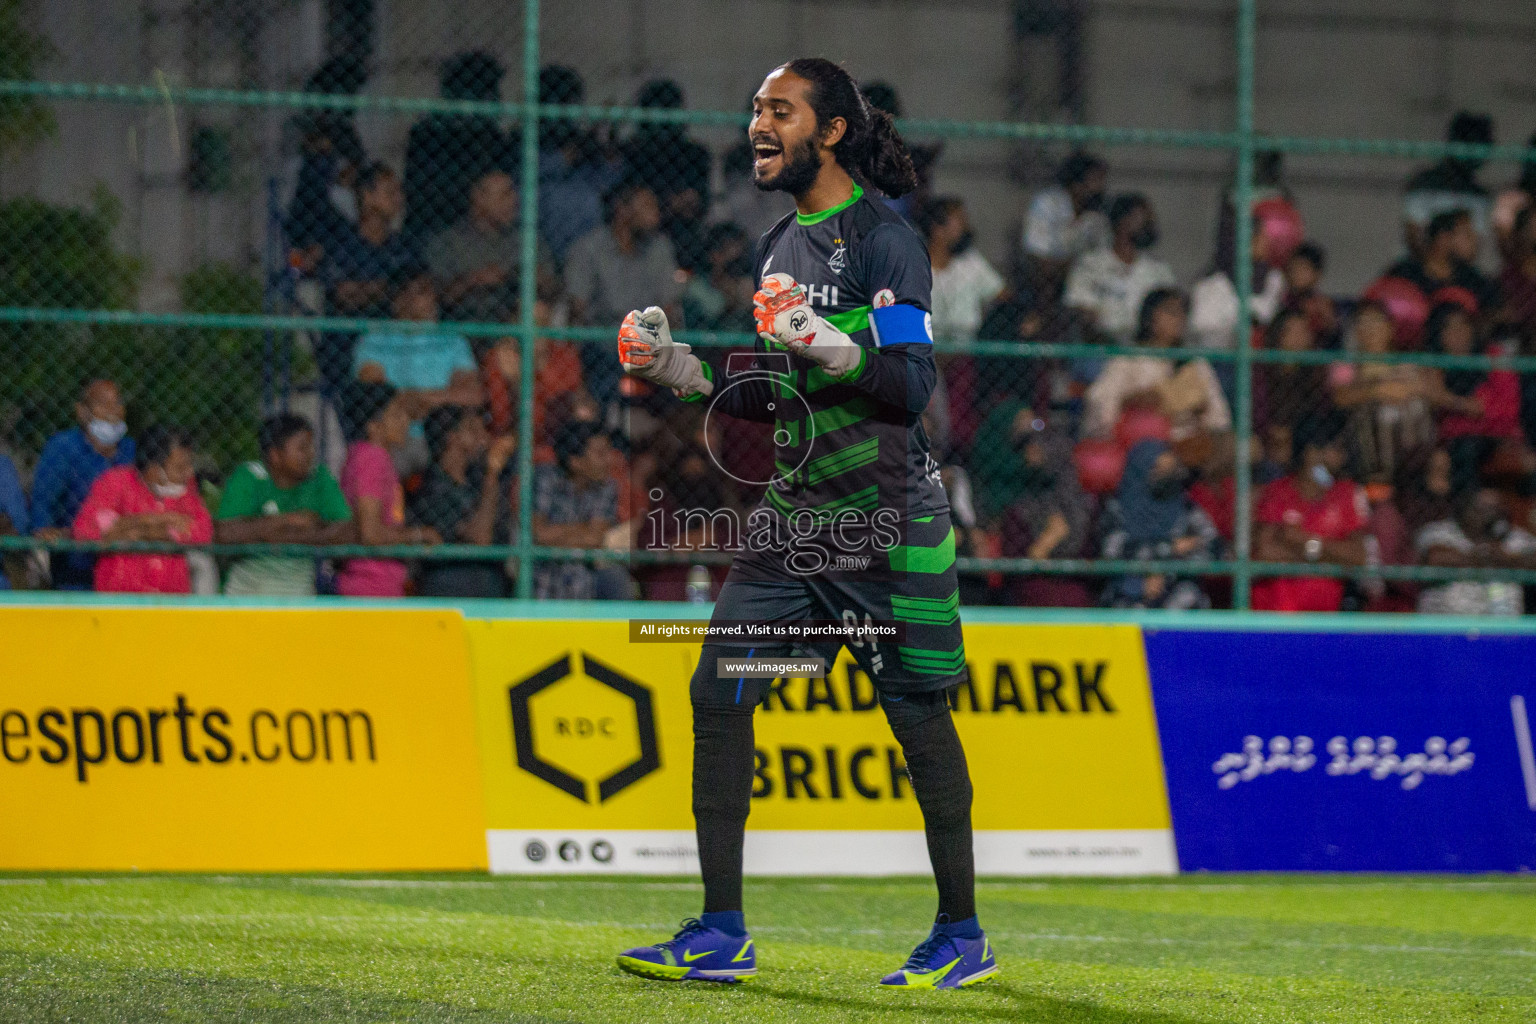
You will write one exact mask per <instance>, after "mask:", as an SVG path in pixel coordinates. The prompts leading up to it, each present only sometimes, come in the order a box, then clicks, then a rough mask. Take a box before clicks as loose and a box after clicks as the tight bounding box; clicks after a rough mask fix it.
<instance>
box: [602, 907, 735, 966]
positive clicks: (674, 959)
mask: <svg viewBox="0 0 1536 1024" xmlns="http://www.w3.org/2000/svg"><path fill="white" fill-rule="evenodd" d="M619 966H620V967H621V968H623V969H624V970H626V971H628V972H629V973H630V974H638V975H639V976H640V977H642V978H651V979H653V980H655V981H731V982H734V981H746V980H747V979H748V978H750V977H752V976H753V975H754V974H756V973H757V950H756V949H755V948H754V946H753V944H752V936H751V935H727V934H726V933H725V932H723V931H721V930H720V929H718V928H710V927H709V926H707V925H705V924H703V923H702V922H700V921H699V920H698V919H696V918H692V917H690V918H688V919H687V920H686V921H684V922H683V926H682V928H681V929H680V930H679V931H678V933H677V934H676V935H674V936H672V938H671V939H670V940H669V941H667V942H658V943H657V944H656V945H654V946H637V947H636V948H634V949H628V950H625V951H624V952H623V953H621V954H619Z"/></svg>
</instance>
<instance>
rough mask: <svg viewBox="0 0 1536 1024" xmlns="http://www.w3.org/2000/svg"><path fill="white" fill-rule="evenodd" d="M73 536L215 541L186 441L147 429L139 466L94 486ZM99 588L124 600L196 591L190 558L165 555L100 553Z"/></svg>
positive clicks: (169, 431) (171, 430)
mask: <svg viewBox="0 0 1536 1024" xmlns="http://www.w3.org/2000/svg"><path fill="white" fill-rule="evenodd" d="M73 532H74V538H75V540H84V541H107V542H114V541H116V542H134V541H171V542H173V543H177V544H207V543H209V542H210V541H212V540H213V520H212V519H211V518H210V517H209V515H208V509H207V508H206V507H204V505H203V499H202V498H201V497H199V496H198V493H197V488H196V486H195V481H194V479H193V467H192V445H191V442H190V441H188V440H187V435H186V434H185V433H184V432H183V431H182V430H181V429H180V428H178V427H173V426H166V425H157V426H153V427H150V428H149V429H148V430H146V431H144V434H143V436H142V437H141V438H140V441H139V446H138V449H137V452H136V453H135V457H134V465H133V466H118V467H116V468H113V469H109V470H107V471H106V472H105V473H103V474H101V476H99V477H97V478H96V482H95V483H94V484H92V485H91V492H90V494H88V495H87V496H86V499H85V502H84V504H82V505H81V506H80V511H79V512H78V513H76V515H75V523H74V531H73ZM94 582H95V589H96V590H97V591H99V592H111V593H120V594H187V593H190V592H191V590H192V576H191V573H190V571H189V570H188V567H187V559H186V556H185V555H180V554H171V553H160V552H157V553H154V554H105V555H102V556H101V557H100V558H98V559H97V560H96V568H95V581H94Z"/></svg>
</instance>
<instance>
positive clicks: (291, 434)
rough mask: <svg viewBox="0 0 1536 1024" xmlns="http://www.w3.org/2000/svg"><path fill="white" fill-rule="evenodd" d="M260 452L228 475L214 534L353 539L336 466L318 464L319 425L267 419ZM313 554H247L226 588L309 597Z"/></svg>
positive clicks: (233, 539) (287, 540) (278, 540)
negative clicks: (316, 427)
mask: <svg viewBox="0 0 1536 1024" xmlns="http://www.w3.org/2000/svg"><path fill="white" fill-rule="evenodd" d="M259 440H260V443H261V454H262V458H261V461H259V462H254V461H253V462H246V463H242V464H241V465H240V466H239V467H237V468H236V469H235V471H234V472H232V473H231V474H230V475H229V480H228V482H227V483H226V484H225V485H224V495H223V497H222V498H221V499H220V501H219V510H218V512H217V513H216V514H215V515H214V539H215V540H216V541H217V542H218V543H220V544H348V543H355V542H356V536H357V530H356V527H355V526H354V524H353V522H352V510H351V509H350V508H348V507H347V499H346V498H345V497H344V496H343V495H342V493H341V486H340V485H339V484H337V482H336V478H335V477H334V476H332V475H331V471H330V470H329V469H327V468H325V467H324V466H317V465H316V464H315V430H314V427H312V426H311V425H310V423H309V421H308V420H306V419H305V418H304V417H302V416H293V415H290V414H288V413H283V414H280V415H277V416H273V417H271V418H270V419H268V420H266V421H265V422H264V423H262V425H261V432H260V435H259ZM314 592H315V560H314V559H313V558H292V557H284V556H277V555H258V556H255V557H252V558H242V559H240V560H239V561H237V562H235V563H234V564H233V565H231V566H230V568H229V575H228V576H227V577H226V579H225V581H224V593H226V594H237V595H246V594H262V595H279V596H291V597H308V596H311V595H313V594H314Z"/></svg>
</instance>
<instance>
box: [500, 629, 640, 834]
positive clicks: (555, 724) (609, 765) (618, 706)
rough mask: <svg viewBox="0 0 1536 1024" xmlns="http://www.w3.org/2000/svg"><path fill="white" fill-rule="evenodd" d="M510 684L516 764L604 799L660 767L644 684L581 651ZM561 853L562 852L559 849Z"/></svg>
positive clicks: (579, 793) (586, 798) (594, 799)
mask: <svg viewBox="0 0 1536 1024" xmlns="http://www.w3.org/2000/svg"><path fill="white" fill-rule="evenodd" d="M577 656H578V657H579V658H580V659H581V674H579V675H578V674H576V673H574V672H572V670H571V659H572V655H570V654H567V655H564V656H562V657H561V658H560V659H559V660H558V661H556V662H555V663H554V664H552V665H550V666H548V667H547V668H544V669H542V670H540V671H538V672H535V673H534V674H533V675H531V676H529V677H528V678H526V679H524V680H522V681H521V682H519V683H516V684H514V685H512V686H511V687H509V688H508V689H507V697H508V700H509V701H510V702H511V705H512V739H513V744H514V746H515V747H516V750H517V766H518V767H519V768H521V769H523V771H525V772H528V773H530V774H532V775H535V776H537V777H538V778H540V779H543V780H544V781H545V782H547V783H549V784H550V785H551V786H554V787H556V788H557V789H560V790H563V791H564V792H566V793H569V794H570V795H571V796H573V797H575V798H576V799H577V800H580V801H582V802H583V803H589V804H590V803H603V802H605V801H607V800H609V799H610V798H612V797H614V796H616V795H617V794H618V793H620V792H622V791H623V790H624V789H625V788H627V787H629V786H631V785H633V784H634V783H636V782H638V781H640V780H641V779H643V778H645V776H647V775H649V774H650V773H651V772H654V771H655V770H656V769H658V768H660V767H661V744H660V741H659V739H658V737H657V735H656V714H655V708H654V706H653V704H652V700H651V691H650V689H649V688H648V687H646V686H644V685H642V684H641V683H638V682H636V681H635V680H633V679H630V678H629V677H628V676H626V675H624V674H623V673H622V672H619V671H618V670H617V669H615V668H612V667H610V666H608V665H605V664H603V663H602V662H600V661H598V660H597V659H596V658H594V657H592V656H591V655H590V654H586V653H585V652H583V653H581V654H579V655H577ZM562 859H564V858H563V852H562Z"/></svg>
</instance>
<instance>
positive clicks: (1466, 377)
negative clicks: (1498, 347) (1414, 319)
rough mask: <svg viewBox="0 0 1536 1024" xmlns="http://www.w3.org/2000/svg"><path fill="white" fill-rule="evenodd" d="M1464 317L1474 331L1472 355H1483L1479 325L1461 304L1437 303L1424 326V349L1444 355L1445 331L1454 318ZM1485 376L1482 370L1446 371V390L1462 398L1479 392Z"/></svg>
mask: <svg viewBox="0 0 1536 1024" xmlns="http://www.w3.org/2000/svg"><path fill="white" fill-rule="evenodd" d="M1457 316H1459V317H1463V318H1464V319H1466V321H1467V323H1468V325H1469V326H1470V327H1471V330H1472V354H1473V355H1481V354H1482V349H1483V346H1482V345H1481V344H1480V343H1479V339H1478V337H1477V325H1476V323H1475V322H1474V321H1473V320H1472V315H1471V314H1470V313H1468V312H1467V309H1466V307H1465V306H1463V305H1462V304H1461V303H1459V302H1440V303H1436V305H1435V308H1434V309H1432V310H1431V311H1430V314H1429V319H1428V320H1427V321H1426V322H1425V324H1424V348H1425V350H1426V351H1428V352H1438V353H1441V354H1442V355H1444V354H1447V353H1446V351H1445V329H1446V328H1447V327H1448V326H1450V322H1451V318H1452V317H1457ZM1484 376H1485V375H1484V374H1483V372H1482V371H1481V370H1446V371H1445V389H1446V390H1447V391H1449V392H1450V393H1451V394H1453V395H1460V396H1461V397H1462V398H1465V397H1467V396H1468V395H1470V394H1472V392H1474V391H1476V390H1477V386H1478V385H1479V384H1481V383H1482V382H1483V378H1484Z"/></svg>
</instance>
